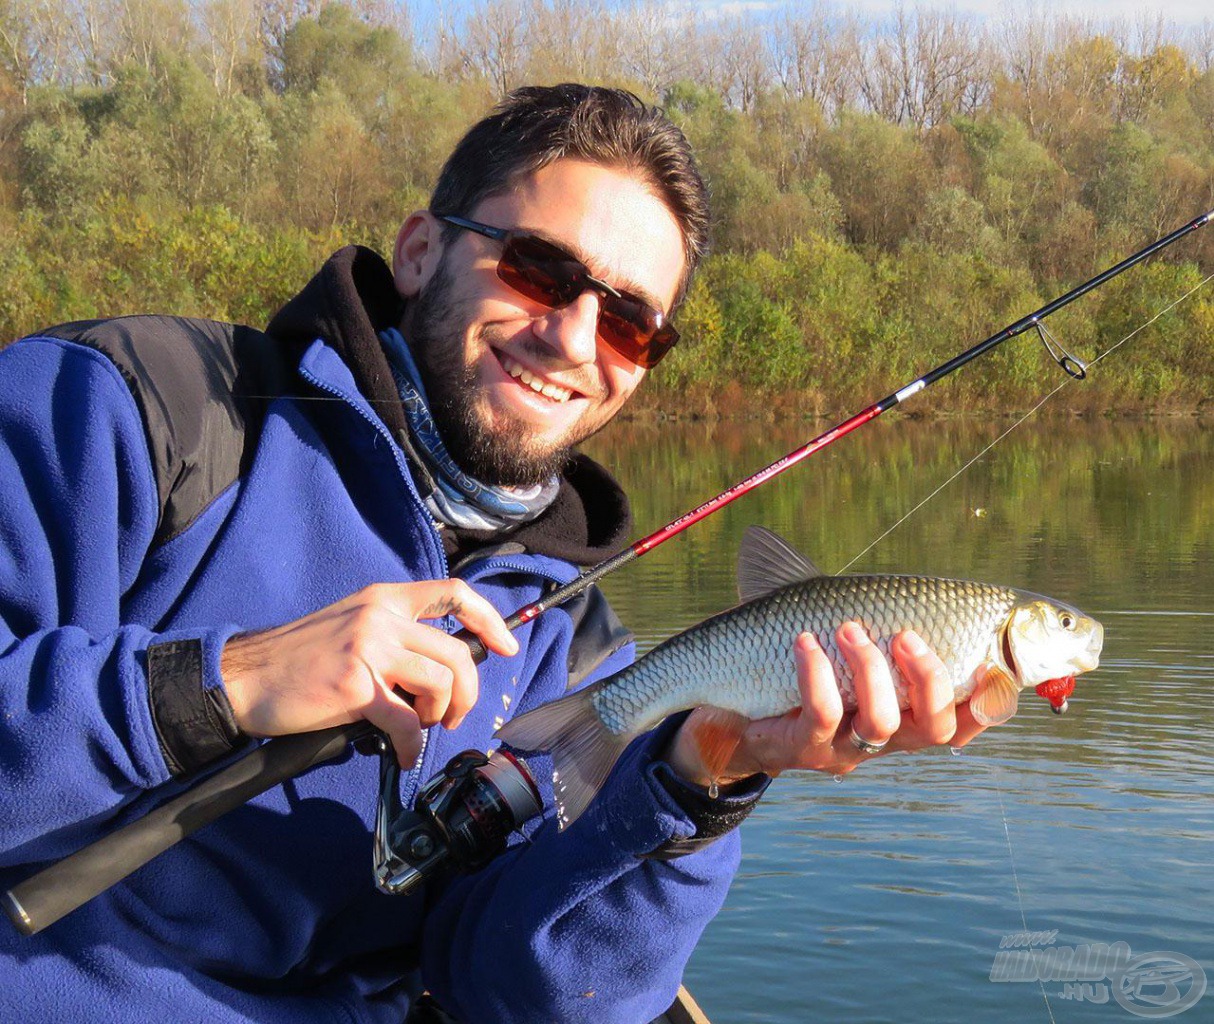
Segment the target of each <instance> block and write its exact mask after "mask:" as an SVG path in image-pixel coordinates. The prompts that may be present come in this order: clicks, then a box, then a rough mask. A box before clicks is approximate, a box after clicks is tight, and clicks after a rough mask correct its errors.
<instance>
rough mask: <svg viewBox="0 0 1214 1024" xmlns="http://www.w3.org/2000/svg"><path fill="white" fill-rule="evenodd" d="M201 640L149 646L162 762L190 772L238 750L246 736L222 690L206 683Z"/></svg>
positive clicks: (150, 686) (151, 689) (154, 719)
mask: <svg viewBox="0 0 1214 1024" xmlns="http://www.w3.org/2000/svg"><path fill="white" fill-rule="evenodd" d="M202 658H203V655H202V643H201V641H198V640H173V641H170V642H168V643H163V644H153V645H152V646H151V647H149V648H148V653H147V659H148V660H147V668H148V702H149V704H150V706H151V709H152V722H153V724H154V725H155V727H156V738H157V739H158V740H159V741H160V751H161V753H162V754H163V755H164V763H165V764H166V765H167V766H168V769H169V771H170V773H172V774H173V775H175V776H176V775H186V774H188V773H189V772H192V771H196V770H197V769H199V768H202V767H204V766H206V765H208V764H210V763H211V762H212V761H215V760H218V759H219V758H221V757H225V756H227V755H228V754H230V753H232V751H234V750H237V749H239V748H240V747H241V746H243V745H244V744H245V742H246V741H247V737H246V736H245V735H244V733H242V732H241V731H240V729H239V727H238V726H237V725H236V717H235V716H234V715H233V714H232V705H231V704H230V703H229V701H228V695H227V694H226V693H224V691H223V689H222V688H219V687H216V688H213V689H208V688H206V687H205V686H204V685H203V662H202Z"/></svg>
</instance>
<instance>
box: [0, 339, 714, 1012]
mask: <svg viewBox="0 0 1214 1024" xmlns="http://www.w3.org/2000/svg"><path fill="white" fill-rule="evenodd" d="M298 374H299V380H298V381H297V382H296V385H295V390H296V392H297V393H296V394H295V395H288V396H287V397H280V398H277V399H275V400H274V401H273V402H272V403H270V405H269V407H268V409H267V410H266V413H265V419H264V425H263V426H262V429H261V432H260V437H259V440H258V442H257V445H256V449H255V451H253V452H251V457H250V459H249V460H248V464H247V466H245V467H244V469H243V471H242V473H241V475H240V477H239V478H238V479H237V480H236V481H235V482H234V483H232V484H230V485H229V486H227V487H226V488H224V489H223V490H222V492H221V493H219V494H218V496H217V497H216V498H215V499H214V500H213V501H211V502H210V503H209V504H208V505H207V506H206V507H205V508H204V509H203V510H202V511H201V513H200V514H199V515H197V517H196V518H194V519H193V520H192V521H191V522H190V523H189V524H188V525H187V526H186V527H185V528H184V529H182V530H181V531H179V532H177V533H175V534H174V535H172V536H171V537H169V538H168V539H161V537H162V534H161V533H158V529H159V528H160V526H161V525H162V524H161V523H160V522H159V519H160V516H161V515H162V510H161V504H160V500H159V496H158V493H157V482H156V479H155V478H154V474H153V470H152V462H153V459H154V457H155V452H152V451H150V450H149V437H148V432H147V430H146V428H145V420H146V417H147V414H148V413H147V410H141V409H139V408H138V407H137V406H136V403H135V402H134V400H133V398H132V390H131V388H130V386H129V383H130V382H129V381H125V380H124V379H123V378H122V375H121V374H120V373H119V371H118V369H117V368H116V367H115V365H114V363H113V362H112V361H111V360H110V359H108V358H106V357H105V356H104V355H102V354H101V353H99V352H97V351H95V350H94V349H92V348H89V347H86V346H83V345H80V344H76V343H73V342H70V341H64V340H61V339H55V338H32V339H26V340H24V341H22V342H20V343H17V344H15V345H12V346H10V347H9V348H8V349H6V350H5V351H4V352H3V353H0V619H2V621H0V887H3V888H8V887H10V886H12V885H14V884H16V883H17V882H18V881H21V880H23V879H24V878H26V877H28V876H29V875H31V874H32V873H34V872H35V871H36V870H37V868H38V867H39V866H42V865H44V864H46V863H47V862H50V861H52V860H54V859H57V858H60V857H63V856H64V855H66V854H68V853H70V852H72V851H73V850H75V849H77V848H79V847H80V846H82V845H84V844H86V843H89V842H91V841H93V840H95V839H97V838H99V837H100V836H102V835H104V834H106V833H107V832H109V831H110V830H112V829H114V828H115V827H117V826H119V825H121V824H123V823H125V822H126V821H128V820H131V819H133V818H135V817H138V816H141V815H142V814H143V813H145V812H146V811H147V810H148V809H149V808H150V807H151V806H153V805H154V802H155V801H156V800H159V799H162V798H163V796H164V793H165V788H164V787H165V784H169V789H170V790H171V789H172V787H173V785H177V786H180V782H174V781H172V780H171V777H170V771H169V769H168V767H167V766H166V760H165V756H164V754H163V753H162V750H161V747H160V744H159V743H158V740H157V734H156V731H155V728H154V724H153V721H152V717H151V713H150V711H149V693H148V675H147V659H146V652H147V650H148V647H149V645H152V644H159V643H162V642H165V641H166V640H173V639H181V640H190V641H201V645H202V652H203V662H204V685H206V686H209V687H221V686H222V680H221V678H220V674H219V655H220V651H221V649H222V646H223V643H224V642H225V640H226V639H227V638H228V637H229V636H230V635H231V634H233V633H234V632H236V631H238V630H249V629H258V628H264V627H268V626H271V625H275V624H279V623H283V622H286V621H290V620H293V619H295V618H298V617H299V616H302V615H304V614H306V613H309V612H311V611H314V610H316V609H317V608H320V607H322V606H324V605H326V604H328V603H330V602H333V601H335V600H338V599H340V598H342V597H344V596H346V595H348V594H350V593H352V592H353V591H355V590H357V589H359V588H361V587H363V586H365V585H367V584H370V583H373V582H380V581H408V580H415V579H430V578H440V577H443V576H445V575H447V572H448V567H447V565H446V560H445V556H444V553H443V549H442V547H441V544H440V543H439V540H438V537H437V534H436V531H435V528H434V526H433V524H432V523H431V521H430V520H429V518H428V516H427V515H426V514H425V512H424V510H423V508H422V506H421V504H420V501H419V498H418V495H417V493H416V490H415V488H414V485H413V482H412V480H411V478H410V475H409V473H408V471H407V468H406V466H405V463H404V462H403V459H402V453H401V452H400V450H399V448H398V447H397V446H396V445H395V444H394V443H393V441H392V439H391V437H390V436H389V435H388V433H387V432H386V431H385V430H384V428H383V425H382V422H381V421H380V419H379V418H378V417H377V416H376V414H375V413H374V412H373V411H372V409H371V407H370V406H369V405H368V403H367V402H366V401H365V400H364V399H363V397H362V396H361V395H360V394H359V393H358V390H357V389H356V387H355V384H354V379H353V378H352V376H351V373H350V372H349V370H348V368H347V366H346V365H345V364H344V363H343V362H342V360H341V359H340V358H339V357H338V355H337V354H336V353H335V352H334V351H333V350H332V349H331V348H329V347H328V346H327V345H326V344H325V343H324V342H323V341H317V342H315V344H313V345H312V346H311V347H310V348H309V349H308V350H307V351H306V353H305V354H304V356H303V358H302V361H301V362H300V364H299V367H298ZM318 399H331V400H328V401H319V400H318ZM574 572H575V569H574V567H573V566H571V565H569V564H568V563H566V562H563V561H559V560H557V559H553V558H546V557H540V556H536V555H531V554H517V555H508V556H499V557H489V558H487V559H481V560H479V561H473V562H472V563H470V564H469V565H468V566H467V568H466V570H465V571H463V572H462V575H464V576H465V577H466V578H467V579H468V580H469V582H471V583H472V585H473V586H475V587H476V589H477V590H478V591H479V592H480V593H482V594H484V595H485V596H486V597H487V598H488V599H489V600H490V601H491V602H492V603H493V604H494V605H495V606H496V607H497V608H498V609H499V610H501V611H502V612H503V613H505V612H509V611H513V610H514V609H516V608H518V607H520V606H522V605H524V604H526V603H528V602H530V601H532V600H534V599H535V598H536V597H537V596H538V594H539V593H540V591H541V589H542V588H544V587H545V586H546V585H548V584H549V583H550V582H553V581H556V582H564V581H566V580H568V579H570V578H572V576H573V574H574ZM445 626H446V627H447V628H449V629H455V628H456V623H454V622H453V621H448V622H446V623H445ZM571 633H572V625H571V621H570V619H569V617H568V616H567V615H565V614H563V613H561V612H553V613H549V614H546V615H543V616H540V617H539V618H538V619H537V620H536V621H535V622H533V623H531V624H529V625H528V626H525V627H523V628H522V629H520V630H519V631H518V632H517V634H516V635H517V637H518V639H519V642H520V645H521V649H520V651H519V653H518V654H517V655H516V656H514V657H513V658H509V659H504V658H500V657H493V658H490V660H489V661H487V662H486V663H485V664H484V665H483V666H482V668H481V673H480V685H481V690H480V699H479V701H478V703H477V705H476V707H475V708H474V709H473V711H472V712H471V713H470V714H469V715H468V717H467V719H466V720H465V722H464V723H463V724H462V725H461V727H460V728H459V729H458V730H456V731H455V732H454V733H448V732H446V731H444V730H442V729H441V728H435V729H432V730H430V733H429V738H428V742H427V745H426V748H425V751H424V755H423V757H422V759H421V761H420V764H419V765H418V766H417V768H416V769H415V770H414V771H413V772H411V773H410V774H409V775H408V777H407V780H406V783H405V785H404V786H403V797H404V799H405V800H406V801H407V802H411V801H412V798H413V796H414V793H415V791H416V787H417V785H418V784H419V782H420V781H424V780H425V779H427V778H429V777H430V776H431V775H433V774H434V773H435V772H436V771H437V770H438V769H440V768H441V767H442V765H443V764H445V763H446V761H447V760H448V759H449V758H450V757H451V756H452V755H453V754H454V753H456V752H457V751H459V750H462V749H465V748H468V747H474V748H481V749H484V748H486V747H488V746H490V745H491V743H492V739H491V737H492V734H493V731H494V728H495V723H497V722H500V720H501V719H502V718H503V717H509V716H510V715H513V714H515V713H518V712H522V711H525V710H528V709H530V708H532V707H535V706H537V705H539V704H541V703H543V702H546V701H548V700H551V699H553V698H555V697H557V696H558V695H560V694H561V693H562V692H563V691H564V689H565V686H566V679H567V675H566V669H567V657H568V649H569V643H570V636H571ZM629 656H630V652H629V651H628V650H624V651H621V652H619V653H618V654H616V655H614V656H613V657H612V658H611V659H609V660H608V661H607V662H606V663H605V664H603V665H602V666H600V667H599V669H598V670H597V671H596V672H595V673H594V676H593V677H601V676H602V675H604V674H606V673H608V672H610V671H612V670H613V669H616V668H618V667H620V666H621V665H622V664H623V662H624V661H625V660H626V659H627V658H628V657H629ZM593 677H592V678H593ZM588 681H589V680H588ZM654 746H655V741H654V740H652V739H650V740H646V739H642V740H640V741H638V742H637V743H636V744H634V745H633V747H632V748H631V749H630V751H629V752H628V753H627V754H626V755H625V758H624V759H623V760H622V762H621V763H620V765H619V766H618V768H617V770H616V771H615V772H614V773H613V775H612V777H611V779H610V780H609V782H608V784H607V786H606V787H605V789H604V791H603V793H602V794H601V796H600V798H599V799H598V800H596V801H595V803H594V804H593V805H592V807H591V809H590V810H589V811H588V812H587V813H586V814H585V815H584V816H583V817H582V818H581V819H580V820H579V821H578V822H577V823H576V824H575V825H574V826H573V827H572V828H571V829H569V830H567V831H566V832H564V833H558V832H557V830H556V828H555V823H554V821H553V814H552V800H551V796H552V795H551V791H550V787H546V788H545V794H544V795H545V799H546V802H547V807H548V811H547V814H546V815H545V818H544V820H543V822H542V824H540V825H539V826H538V827H537V828H535V829H534V830H533V834H532V835H531V837H530V841H529V842H527V843H521V844H518V845H516V846H514V847H513V848H512V849H510V850H509V851H507V853H506V854H504V855H503V856H501V857H499V858H498V859H497V860H495V861H494V862H493V863H492V864H490V865H489V867H487V868H485V869H484V870H482V871H480V872H479V873H477V874H474V875H471V876H466V877H460V878H456V879H454V880H453V881H451V882H449V883H446V884H443V885H441V886H440V885H433V884H432V885H429V886H428V887H427V888H426V891H424V892H423V893H418V894H415V895H411V896H407V897H396V898H394V897H389V896H385V895H382V894H380V893H379V892H377V891H376V890H375V888H374V886H373V884H372V880H371V828H372V821H373V813H374V802H375V793H376V781H377V778H376V773H377V766H376V763H375V761H374V760H373V759H371V758H367V757H363V756H360V755H356V754H350V755H348V756H347V757H346V758H345V759H344V760H342V761H340V762H336V763H329V764H325V765H322V766H318V767H316V768H314V769H312V770H310V771H308V772H306V773H305V774H303V775H301V776H300V777H298V778H295V779H293V780H291V781H289V782H288V783H286V784H284V785H282V786H279V787H277V788H275V789H273V790H270V791H269V792H267V793H265V794H263V795H262V796H260V797H258V798H256V799H254V800H252V801H250V802H249V803H248V804H247V805H245V806H243V807H241V808H240V809H239V810H236V811H234V812H232V813H230V814H228V815H227V816H225V817H223V818H222V819H220V820H219V821H217V822H215V823H214V824H212V825H210V826H207V827H206V828H203V829H202V830H200V831H199V832H197V833H195V834H194V835H192V836H190V837H189V838H188V839H186V840H184V841H182V842H181V843H179V844H178V845H176V846H175V847H173V848H172V849H171V850H169V851H168V852H167V853H165V854H163V855H162V856H160V857H158V858H157V859H156V860H154V861H153V862H151V863H150V864H148V865H147V866H145V867H144V868H142V869H140V870H138V871H136V872H135V873H134V874H132V875H131V876H130V877H129V878H127V879H126V880H125V881H124V882H122V883H121V884H119V885H117V886H114V887H113V888H111V889H110V890H108V891H107V892H105V893H104V894H103V895H102V896H100V897H98V898H97V899H95V900H93V901H92V902H91V903H89V904H87V905H86V906H84V907H83V908H81V909H80V910H78V911H76V912H74V913H72V914H70V915H68V916H67V917H66V918H64V919H63V920H61V921H59V922H58V923H57V924H55V925H52V926H51V927H49V928H48V929H46V930H45V931H44V932H42V933H40V934H39V935H37V936H35V937H33V938H22V937H20V936H18V934H17V933H16V931H15V929H13V928H12V927H10V926H9V924H8V922H4V921H0V1020H2V1021H22V1022H25V1024H37V1022H60V1021H68V1020H88V1021H100V1022H114V1024H117V1022H120V1021H130V1022H141V1024H142V1022H147V1021H151V1020H173V1021H182V1022H184V1021H198V1022H203V1021H206V1022H208V1024H230V1022H237V1021H246V1022H247V1021H258V1022H275V1021H283V1022H288V1021H289V1022H291V1024H307V1022H339V1021H340V1022H346V1024H349V1022H368V1024H369V1022H389V1021H391V1022H400V1021H401V1020H402V1019H403V1017H404V1016H405V1014H406V1012H407V1009H408V1007H409V1005H410V1003H411V1001H412V1000H413V999H415V998H416V995H417V994H418V993H419V992H420V991H421V990H422V989H423V988H426V989H429V990H430V991H431V992H432V993H434V994H435V995H436V997H437V998H438V1000H439V1002H440V1003H441V1004H442V1005H443V1006H444V1007H445V1008H446V1009H447V1010H448V1011H449V1012H450V1013H452V1014H454V1015H455V1016H456V1017H457V1018H459V1019H460V1020H462V1021H466V1022H469V1024H470V1022H490V1021H492V1022H497V1024H507V1022H527V1024H535V1022H540V1021H561V1022H577V1021H595V1022H600V1024H604V1022H606V1024H610V1022H621V1024H639V1022H642V1021H648V1020H649V1019H650V1018H651V1017H652V1016H654V1015H655V1014H657V1013H658V1012H660V1011H661V1010H663V1009H664V1008H665V1007H666V1006H667V1005H668V1004H669V1003H670V1001H671V999H672V997H673V995H674V992H675V990H676V987H677V985H678V982H679V978H680V976H681V973H682V970H683V967H684V965H685V962H686V960H687V958H688V956H689V955H690V953H691V950H692V948H693V946H694V944H695V942H696V940H697V938H698V937H699V935H700V933H701V930H702V929H703V928H704V926H705V924H706V923H707V922H708V920H709V919H710V918H711V917H712V916H713V914H715V913H716V911H717V910H718V908H719V907H720V905H721V902H722V900H723V899H724V896H725V891H726V888H727V886H728V881H729V879H730V878H731V876H732V873H733V871H734V869H735V868H736V865H737V860H738V845H737V837H736V834H731V835H728V836H726V837H724V838H722V839H721V840H719V841H717V842H716V843H714V844H713V845H711V846H708V847H706V848H705V849H702V850H700V851H698V852H695V853H692V854H690V855H687V856H683V857H679V858H677V859H674V860H669V861H662V860H653V859H644V858H642V857H641V856H640V855H643V854H645V853H647V852H649V851H651V850H653V849H654V848H655V847H657V846H659V845H660V844H662V843H663V842H665V841H667V840H669V839H671V838H672V837H679V836H687V835H690V834H692V833H693V832H694V827H693V826H692V824H691V823H690V821H689V820H688V818H687V816H686V814H685V813H684V812H683V811H681V810H680V808H679V805H678V804H677V803H676V802H675V801H674V800H673V799H672V798H671V797H670V796H669V795H668V793H667V791H666V789H665V788H664V787H663V786H662V785H661V784H660V783H659V781H658V779H657V773H658V769H659V768H660V766H659V765H657V764H656V763H655V762H654V760H653V756H654ZM534 766H535V768H536V774H537V775H538V776H539V777H540V778H541V779H546V778H547V777H548V775H549V772H550V765H549V764H547V763H546V762H545V760H544V759H541V758H536V759H535V762H534ZM157 787H159V788H157ZM153 790H155V794H154V795H153V794H152V791H153Z"/></svg>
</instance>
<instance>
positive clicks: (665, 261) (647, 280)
mask: <svg viewBox="0 0 1214 1024" xmlns="http://www.w3.org/2000/svg"><path fill="white" fill-rule="evenodd" d="M473 216H474V217H475V218H476V219H478V220H484V221H486V222H487V223H490V224H493V225H495V226H498V227H505V228H519V229H526V230H529V231H535V232H536V233H537V234H540V235H543V236H544V237H545V238H548V239H549V240H551V241H553V242H556V243H557V244H558V245H561V246H563V247H565V248H566V249H568V250H569V251H570V252H572V253H573V254H574V255H575V256H577V257H579V258H580V259H581V260H582V261H583V262H584V263H585V264H586V265H587V266H588V267H589V268H590V271H591V272H592V273H593V274H594V275H595V276H596V277H601V278H602V279H603V280H605V281H607V282H608V283H609V284H611V285H613V286H615V287H617V288H619V289H620V290H622V291H627V292H630V293H632V294H633V295H636V296H638V297H640V298H649V299H650V300H651V301H652V300H656V304H657V305H659V306H660V307H661V308H662V309H664V310H669V309H670V307H671V306H672V305H673V303H674V297H675V294H676V292H677V290H678V286H679V281H680V279H681V277H682V274H683V265H684V258H683V236H682V232H680V230H679V225H678V222H677V221H676V220H675V219H674V215H673V214H672V213H671V212H670V210H668V209H667V208H666V204H665V203H663V202H662V201H661V200H660V199H659V198H658V197H657V196H656V195H655V194H654V193H653V192H652V191H651V189H650V187H649V185H648V184H647V183H646V182H645V180H644V179H643V178H642V177H640V175H638V174H636V173H635V172H632V171H628V170H624V169H619V168H614V167H602V166H600V165H598V164H591V163H587V162H585V161H583V160H571V159H564V160H556V161H554V162H553V163H551V164H548V165H547V166H546V167H542V168H540V170H538V171H536V172H535V173H534V174H530V175H527V176H526V177H523V178H521V179H519V180H518V181H517V182H515V183H514V184H513V185H512V186H511V188H510V189H509V190H508V191H507V192H503V193H501V194H499V195H495V196H491V197H490V198H488V199H486V200H484V201H483V202H482V203H480V204H479V205H478V206H477V208H476V211H475V213H474V214H473Z"/></svg>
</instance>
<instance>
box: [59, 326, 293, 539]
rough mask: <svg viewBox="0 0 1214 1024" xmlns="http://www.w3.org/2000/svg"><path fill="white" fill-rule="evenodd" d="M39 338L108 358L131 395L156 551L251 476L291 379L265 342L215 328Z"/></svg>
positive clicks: (114, 330)
mask: <svg viewBox="0 0 1214 1024" xmlns="http://www.w3.org/2000/svg"><path fill="white" fill-rule="evenodd" d="M38 336H39V337H50V338H60V339H63V340H64V341H71V342H75V343H76V344H80V345H86V346H88V347H89V348H92V349H95V350H96V351H98V352H101V353H102V354H104V355H105V356H106V357H107V358H108V359H109V360H110V361H111V362H112V363H113V364H114V366H115V368H116V369H117V370H118V372H119V373H120V374H121V375H122V378H123V380H125V381H126V384H127V386H128V387H129V388H130V390H131V395H132V396H133V398H134V400H135V404H136V406H137V407H138V408H139V413H140V415H141V417H142V418H143V424H144V429H145V430H146V432H147V438H148V450H149V452H150V454H151V459H152V470H153V473H154V474H155V478H156V490H157V492H158V494H159V497H160V510H161V512H160V522H159V525H158V527H157V530H156V537H155V542H156V543H164V542H165V541H168V540H171V539H172V538H173V537H175V536H177V534H179V533H181V532H182V531H183V530H184V529H185V528H186V527H187V526H189V524H190V523H191V522H192V521H193V520H194V519H195V518H196V517H197V516H198V514H199V513H200V512H202V510H203V509H205V508H206V507H207V506H208V505H209V504H210V503H211V502H212V501H213V500H214V499H215V498H216V497H217V496H218V495H219V494H220V493H221V492H222V491H223V490H224V489H225V488H227V487H228V486H229V485H231V484H232V483H234V482H235V481H236V479H237V478H238V477H239V476H240V475H241V474H242V473H243V472H244V471H245V470H246V469H247V468H248V466H249V463H250V462H251V461H252V458H253V454H254V452H255V451H256V448H257V442H258V439H259V437H260V434H261V425H262V423H263V422H264V419H265V410H266V407H267V406H268V404H269V403H270V401H272V400H273V399H274V398H276V397H278V396H279V395H281V394H283V393H285V391H286V387H287V381H288V380H289V379H290V377H289V374H288V368H287V365H286V363H285V361H284V359H283V357H282V353H281V351H279V347H278V346H276V344H275V343H274V342H273V341H272V340H271V339H270V338H269V337H267V336H266V335H265V334H262V333H261V332H260V331H255V330H253V329H252V328H250V327H241V326H237V325H234V324H225V323H218V322H215V321H211V320H195V319H186V318H183V317H170V316H130V317H119V318H117V319H113V320H86V321H77V322H75V323H70V324H63V325H61V326H59V327H52V328H51V329H49V330H45V331H40V332H39V333H38Z"/></svg>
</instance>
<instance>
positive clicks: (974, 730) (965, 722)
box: [948, 701, 987, 748]
mask: <svg viewBox="0 0 1214 1024" xmlns="http://www.w3.org/2000/svg"><path fill="white" fill-rule="evenodd" d="M986 729H987V727H986V726H985V725H983V724H981V723H980V722H978V721H977V720H975V718H974V713H973V712H972V711H970V706H969V702H968V701H966V703H964V704H958V705H957V729H956V731H955V732H954V733H953V737H952V739H950V740H949V741H948V744H949V746H950V747H958V748H960V747H964V746H965V745H966V744H967V743H969V742H970V740H972V739H973V738H974V737H975V736H977V735H979V734H980V733H982V732H985V731H986Z"/></svg>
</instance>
